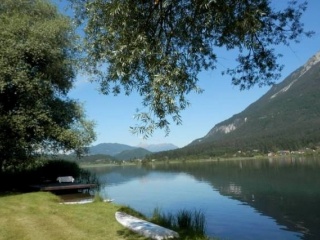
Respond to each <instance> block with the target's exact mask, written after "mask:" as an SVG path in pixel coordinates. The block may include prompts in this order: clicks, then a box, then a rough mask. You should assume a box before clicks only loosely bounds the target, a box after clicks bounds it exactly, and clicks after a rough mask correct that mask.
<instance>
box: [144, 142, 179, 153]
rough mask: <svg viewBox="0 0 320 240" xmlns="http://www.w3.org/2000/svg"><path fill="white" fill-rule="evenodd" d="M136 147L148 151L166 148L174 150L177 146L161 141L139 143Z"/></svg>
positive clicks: (166, 149) (165, 149)
mask: <svg viewBox="0 0 320 240" xmlns="http://www.w3.org/2000/svg"><path fill="white" fill-rule="evenodd" d="M138 147H141V148H144V149H146V150H148V151H150V152H162V151H168V150H174V149H177V148H178V147H177V146H175V145H173V144H171V143H161V144H139V145H138Z"/></svg>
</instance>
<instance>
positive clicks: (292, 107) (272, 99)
mask: <svg viewBox="0 0 320 240" xmlns="http://www.w3.org/2000/svg"><path fill="white" fill-rule="evenodd" d="M248 94H250V93H249V92H248ZM319 145H320V52H319V53H317V54H316V55H314V56H313V57H312V58H310V59H309V60H308V62H307V63H306V64H304V65H303V66H302V67H300V68H298V69H297V70H295V71H294V72H293V73H291V74H290V75H289V76H288V77H287V78H285V79H284V80H283V81H282V82H281V83H279V84H276V85H274V86H273V87H272V88H271V89H270V90H269V91H268V92H267V93H266V94H265V95H263V96H262V97H261V98H260V99H259V100H257V101H256V102H254V103H252V104H251V105H250V106H248V107H247V108H246V109H245V110H244V111H242V112H241V113H238V114H235V115H234V116H232V117H231V118H229V119H227V120H225V121H223V122H220V123H218V124H216V125H215V126H214V127H213V128H212V129H211V130H210V131H209V132H208V134H207V135H206V136H204V137H202V138H199V139H196V140H194V141H193V142H192V143H191V144H189V145H188V146H186V147H184V148H181V149H178V150H175V151H171V152H170V153H166V156H172V157H173V156H175V157H177V156H191V155H194V156H199V155H206V156H217V155H222V154H224V153H226V152H234V151H253V150H257V151H262V152H265V153H266V152H268V151H276V150H284V149H285V150H297V149H300V148H304V147H311V148H312V147H315V146H319ZM160 155H161V153H160Z"/></svg>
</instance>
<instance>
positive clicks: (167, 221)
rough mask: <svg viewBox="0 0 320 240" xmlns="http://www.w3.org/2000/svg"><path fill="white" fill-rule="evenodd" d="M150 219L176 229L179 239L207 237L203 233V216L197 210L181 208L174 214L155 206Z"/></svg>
mask: <svg viewBox="0 0 320 240" xmlns="http://www.w3.org/2000/svg"><path fill="white" fill-rule="evenodd" d="M151 221H152V222H153V223H156V224H158V225H161V226H163V227H167V228H170V229H173V230H175V231H177V232H178V233H179V235H180V237H181V239H199V240H200V239H209V238H208V237H207V236H206V235H205V216H204V214H203V213H202V212H201V211H198V210H194V211H189V210H186V209H183V210H180V211H178V212H177V213H176V214H175V215H174V214H172V213H163V212H162V211H161V209H159V208H156V209H155V210H154V212H153V215H152V218H151ZM190 237H191V238H190Z"/></svg>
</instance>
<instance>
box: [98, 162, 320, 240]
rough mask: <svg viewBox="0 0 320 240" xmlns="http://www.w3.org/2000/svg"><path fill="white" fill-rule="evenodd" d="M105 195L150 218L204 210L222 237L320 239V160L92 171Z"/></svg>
mask: <svg viewBox="0 0 320 240" xmlns="http://www.w3.org/2000/svg"><path fill="white" fill-rule="evenodd" d="M92 171H94V172H95V173H96V174H97V176H98V177H99V178H100V180H101V182H102V183H104V184H105V185H104V186H103V187H102V195H103V196H104V197H105V198H112V199H114V201H115V202H116V203H119V204H123V205H129V206H131V207H133V208H134V209H136V210H138V211H140V212H142V213H144V214H145V215H147V216H151V215H152V212H153V210H154V209H155V208H160V209H161V210H162V211H163V212H172V213H174V212H177V211H179V210H182V209H187V210H191V211H193V210H201V211H202V212H203V213H204V214H205V216H206V233H207V235H209V236H216V237H219V238H220V239H230V240H233V239H237V240H238V239H255V240H256V239H268V240H270V239H273V240H274V239H281V240H283V239H290V240H291V239H320V159H291V158H288V159H283V160H272V159H266V160H242V161H241V160H237V161H219V162H202V163H181V164H163V165H154V166H149V167H142V166H124V167H107V168H99V169H93V170H92Z"/></svg>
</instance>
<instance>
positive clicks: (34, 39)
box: [0, 0, 95, 171]
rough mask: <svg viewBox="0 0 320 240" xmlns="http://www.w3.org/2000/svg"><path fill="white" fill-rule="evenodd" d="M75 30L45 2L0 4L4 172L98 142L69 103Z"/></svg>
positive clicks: (89, 125) (0, 142) (0, 120)
mask: <svg viewBox="0 0 320 240" xmlns="http://www.w3.org/2000/svg"><path fill="white" fill-rule="evenodd" d="M76 41H77V38H76V36H75V34H74V31H73V28H72V24H71V22H70V20H69V19H68V18H67V17H64V16H62V15H61V14H59V13H58V12H57V9H56V8H55V7H54V6H52V4H51V3H49V2H48V1H46V0H31V1H14V0H2V1H1V3H0V130H1V131H0V156H1V158H0V171H2V170H4V169H6V168H8V167H12V166H17V165H19V164H23V163H24V162H26V161H30V160H32V159H33V158H34V157H35V156H36V155H38V154H40V153H42V152H52V151H59V150H76V151H77V152H78V153H79V154H80V153H82V151H83V147H84V146H86V145H88V144H89V143H90V142H91V141H92V140H93V139H94V137H95V135H94V132H93V123H92V122H90V121H87V120H85V115H84V112H83V109H82V107H81V105H80V104H79V103H78V102H76V101H75V100H72V99H69V98H68V97H67V93H68V91H69V90H70V89H71V87H72V85H73V80H74V77H75V59H76V51H75V47H74V45H75V42H76Z"/></svg>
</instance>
